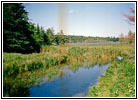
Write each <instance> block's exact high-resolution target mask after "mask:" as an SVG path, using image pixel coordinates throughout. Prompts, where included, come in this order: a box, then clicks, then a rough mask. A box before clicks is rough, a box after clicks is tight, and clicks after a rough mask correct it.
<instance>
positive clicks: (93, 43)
mask: <svg viewBox="0 0 138 100" xmlns="http://www.w3.org/2000/svg"><path fill="white" fill-rule="evenodd" d="M119 43H120V42H90V43H66V44H71V45H78V44H79V45H99V44H119Z"/></svg>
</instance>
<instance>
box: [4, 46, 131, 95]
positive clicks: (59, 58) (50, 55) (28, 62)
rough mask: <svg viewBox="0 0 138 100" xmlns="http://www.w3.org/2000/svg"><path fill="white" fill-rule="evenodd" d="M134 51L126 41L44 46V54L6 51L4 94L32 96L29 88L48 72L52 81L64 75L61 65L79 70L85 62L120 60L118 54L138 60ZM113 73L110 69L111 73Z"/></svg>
mask: <svg viewBox="0 0 138 100" xmlns="http://www.w3.org/2000/svg"><path fill="white" fill-rule="evenodd" d="M131 53H134V50H132V46H131V45H125V44H113V45H75V46H73V45H60V46H43V47H42V49H41V53H32V54H20V53H3V90H4V91H3V93H4V96H28V95H29V94H28V87H30V86H32V85H34V84H36V83H38V84H39V83H40V81H41V79H42V78H43V77H45V75H47V76H48V78H49V80H52V79H53V78H54V76H56V75H59V76H62V74H63V72H62V71H61V70H60V67H62V66H64V65H69V68H71V69H74V70H75V69H78V68H79V67H80V66H82V65H83V64H84V63H86V64H88V65H95V64H97V63H98V64H105V63H108V62H112V61H113V62H116V56H122V57H124V58H125V59H124V60H123V61H125V60H129V61H130V62H134V61H131V59H132V58H133V57H131V56H128V54H129V55H131ZM127 58H130V59H127ZM113 62H112V63H113ZM126 62H127V61H126ZM124 64H125V63H124ZM112 65H113V64H112ZM113 66H114V65H113ZM109 68H110V67H109ZM128 69H129V68H128ZM113 72H114V71H113ZM113 72H112V71H111V70H108V73H111V74H112V73H113ZM123 72H124V70H123ZM132 77H133V76H132ZM114 88H115V87H114ZM114 88H112V89H111V91H112V90H113V89H114ZM21 89H22V90H24V91H21ZM124 89H125V88H124ZM22 92H24V93H22ZM132 92H134V91H133V90H132ZM90 94H91V93H90ZM90 96H91V95H90ZM110 96H111V95H110ZM125 96H129V95H125Z"/></svg>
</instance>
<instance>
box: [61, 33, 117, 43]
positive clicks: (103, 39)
mask: <svg viewBox="0 0 138 100" xmlns="http://www.w3.org/2000/svg"><path fill="white" fill-rule="evenodd" d="M63 37H64V39H65V42H66V43H79V42H85V43H90V42H117V41H119V38H116V37H91V36H74V35H64V36H63Z"/></svg>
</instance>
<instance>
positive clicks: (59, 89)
mask: <svg viewBox="0 0 138 100" xmlns="http://www.w3.org/2000/svg"><path fill="white" fill-rule="evenodd" d="M108 65H109V64H105V65H98V64H97V65H95V66H89V67H86V66H82V67H80V68H79V69H78V70H71V69H69V68H68V66H66V67H64V68H63V69H62V70H63V71H64V74H63V75H62V76H61V77H55V78H54V80H53V81H46V82H41V83H40V85H39V86H32V87H30V88H29V89H30V97H72V96H75V97H79V96H82V97H84V96H87V92H88V89H89V86H90V85H95V84H96V83H97V81H98V77H99V76H101V75H103V73H104V72H105V70H106V69H107V67H108ZM45 79H47V77H45V78H44V80H45Z"/></svg>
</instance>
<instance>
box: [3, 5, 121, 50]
mask: <svg viewBox="0 0 138 100" xmlns="http://www.w3.org/2000/svg"><path fill="white" fill-rule="evenodd" d="M24 8H25V7H24V5H23V4H21V3H4V4H3V51H4V52H17V53H32V52H40V49H41V46H42V45H52V44H56V45H59V44H64V43H76V42H108V41H113V42H117V41H119V38H116V37H105V38H103V37H85V36H73V35H71V36H67V35H64V32H63V30H61V31H60V32H58V33H57V34H55V33H54V29H53V28H48V29H47V30H45V29H44V28H43V27H41V26H39V25H38V24H37V25H36V24H34V23H32V22H31V21H30V20H29V18H28V12H27V11H26V10H25V9H24Z"/></svg>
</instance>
